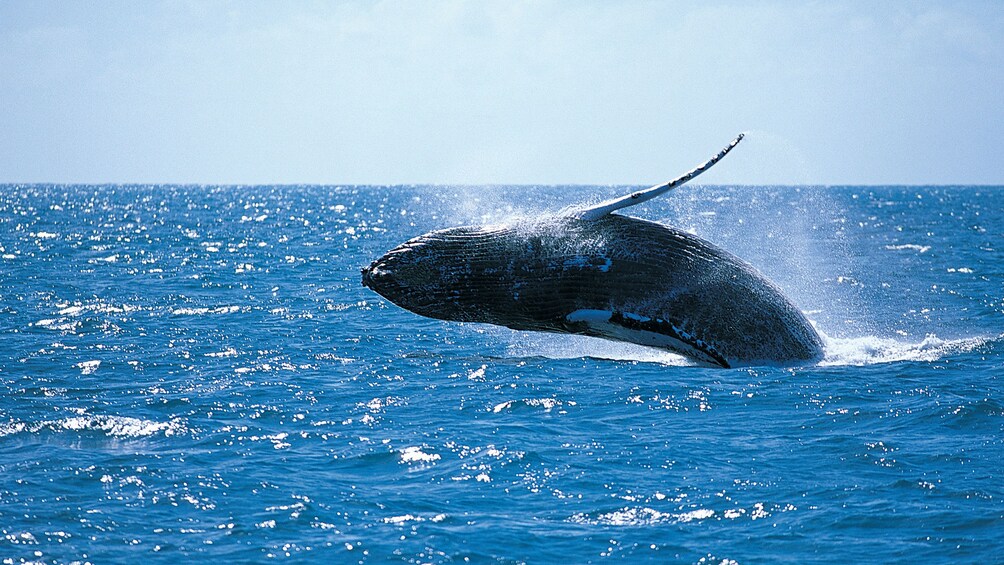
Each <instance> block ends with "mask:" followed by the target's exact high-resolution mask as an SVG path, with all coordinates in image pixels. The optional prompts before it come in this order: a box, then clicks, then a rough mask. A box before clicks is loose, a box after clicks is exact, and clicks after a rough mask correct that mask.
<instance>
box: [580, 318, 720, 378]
mask: <svg viewBox="0 0 1004 565" xmlns="http://www.w3.org/2000/svg"><path fill="white" fill-rule="evenodd" d="M615 316H616V314H615V313H614V312H612V311H610V310H586V309H582V310H576V311H574V312H571V313H569V314H568V315H567V316H565V320H566V321H568V322H571V323H579V324H585V325H586V326H587V327H588V328H589V330H590V333H592V334H594V335H596V336H600V337H605V338H607V339H614V340H617V341H626V342H628V343H636V344H638V345H644V346H647V347H658V348H660V349H668V350H670V351H673V352H676V353H679V354H681V355H686V356H687V357H690V358H691V359H695V360H697V361H701V362H704V363H708V364H711V365H714V366H721V365H722V364H723V361H724V360H720V359H716V358H715V357H712V356H711V355H709V354H708V351H707V350H710V351H714V348H713V347H711V346H710V344H707V343H705V342H703V341H701V340H699V339H696V338H694V337H693V336H691V335H690V334H689V333H687V332H686V331H684V330H682V329H680V328H678V327H676V326H675V325H672V324H668V323H667V322H664V321H662V320H658V322H659V323H661V324H666V325H668V326H669V327H670V328H671V329H672V332H673V333H675V334H677V335H675V336H674V335H671V334H670V333H662V332H655V331H649V330H645V329H637V328H631V327H627V326H625V325H624V324H620V323H616V322H614V321H613V320H614V319H616V318H615ZM620 316H622V317H623V318H625V319H628V320H632V321H635V322H641V323H647V322H652V321H653V319H652V318H649V317H647V316H640V315H638V314H632V313H629V312H624V313H621V314H620ZM677 336H678V337H677ZM681 338H683V339H681ZM688 339H689V340H690V342H688V341H684V340H688ZM702 347H703V348H705V349H707V350H705V349H701V348H702ZM716 353H717V352H716ZM725 366H728V365H725Z"/></svg>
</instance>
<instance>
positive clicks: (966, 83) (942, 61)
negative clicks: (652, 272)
mask: <svg viewBox="0 0 1004 565" xmlns="http://www.w3.org/2000/svg"><path fill="white" fill-rule="evenodd" d="M1002 93H1004V4H1002V3H1000V2H954V1H953V2H901V3H896V2H888V3H887V2H882V3H876V2H818V3H815V2H716V1H710V2H634V1H627V2H518V1H505V2H480V1H477V2H475V1H472V2H463V1H445V2H337V3H329V2H317V3H308V2H281V3H280V2H274V3H273V2H234V3H227V2H210V3H206V2H180V1H172V2H160V3H154V2H131V1H130V2H113V1H103V2H36V1H18V0H14V1H11V0H7V1H4V2H2V3H0V132H2V134H0V182H85V183H99V182H157V183H222V184H231V183H318V184H344V183H353V184H398V183H489V184H510V183H512V184H528V183H546V184H561V183H581V184H609V183H615V184H622V183H623V184H649V183H655V182H660V181H662V180H665V179H667V178H670V177H673V176H675V175H677V174H678V173H681V172H683V171H684V170H686V169H688V168H690V167H691V166H693V165H694V164H696V163H697V162H699V161H701V160H703V159H705V158H706V157H708V156H710V155H711V154H713V153H714V152H715V151H717V150H718V149H719V148H720V147H721V146H723V145H725V143H727V142H728V141H729V140H730V139H731V138H732V137H733V136H734V135H735V134H736V133H737V132H740V131H748V132H750V134H751V135H750V136H749V138H748V139H747V141H745V142H744V143H743V145H742V146H740V148H739V149H738V150H737V151H736V152H735V153H734V154H733V155H730V156H729V157H728V158H727V160H726V161H723V163H722V164H721V165H719V166H718V167H717V168H716V169H715V170H712V171H711V172H710V173H708V175H707V176H706V177H703V178H702V182H708V183H740V184H765V183H783V184H956V183H958V184H1004V159H1002V158H1000V155H1001V154H1002V151H1001V148H1000V143H1001V140H1002V139H1004V104H1002V102H1004V96H1002Z"/></svg>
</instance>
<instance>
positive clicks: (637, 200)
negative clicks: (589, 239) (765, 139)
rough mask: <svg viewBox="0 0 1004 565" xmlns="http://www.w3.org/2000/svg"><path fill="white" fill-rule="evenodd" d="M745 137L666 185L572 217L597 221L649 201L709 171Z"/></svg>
mask: <svg viewBox="0 0 1004 565" xmlns="http://www.w3.org/2000/svg"><path fill="white" fill-rule="evenodd" d="M744 137H746V132H740V133H739V135H737V136H736V138H735V139H733V140H732V142H731V143H729V144H728V145H726V146H725V148H723V149H722V150H721V151H719V152H718V153H717V154H716V155H715V156H714V157H712V158H710V159H708V160H707V161H705V162H704V163H701V164H700V165H698V166H697V167H695V168H693V169H692V170H690V171H689V172H687V173H686V174H684V175H683V176H681V177H678V178H676V179H673V180H671V181H669V182H667V183H664V184H659V185H656V186H653V187H651V188H648V189H645V190H642V191H640V192H633V193H631V194H629V195H627V196H622V197H620V198H615V199H613V200H608V201H606V202H601V203H600V204H597V205H595V206H591V207H589V208H586V209H585V210H581V211H579V212H578V213H576V214H574V216H575V217H576V218H578V219H580V220H597V219H599V218H602V217H603V216H606V215H607V214H609V213H611V212H614V211H615V210H620V209H621V208H627V207H628V206H634V205H635V204H641V203H642V202H645V201H646V200H651V199H653V198H655V197H656V196H659V195H662V194H665V193H666V192H668V191H670V190H672V189H674V188H676V187H678V186H680V185H682V184H684V183H686V182H687V181H689V180H691V179H693V178H694V177H696V176H698V175H700V174H701V173H703V172H704V171H706V170H708V169H710V168H711V167H712V166H713V165H714V164H715V163H717V162H718V161H721V160H722V158H723V157H725V156H726V155H728V154H729V151H732V150H733V149H735V147H736V145H739V142H740V141H742V140H743V138H744Z"/></svg>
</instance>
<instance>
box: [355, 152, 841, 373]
mask: <svg viewBox="0 0 1004 565" xmlns="http://www.w3.org/2000/svg"><path fill="white" fill-rule="evenodd" d="M743 137H744V135H743V134H739V135H738V136H737V137H736V138H735V139H733V140H732V142H731V143H729V144H728V145H727V146H726V147H725V148H724V149H722V150H721V151H719V152H718V153H717V154H716V155H714V156H713V157H712V158H711V159H709V160H707V161H706V162H704V163H702V164H700V165H699V166H697V167H695V168H694V169H692V170H690V171H688V172H687V173H685V174H684V175H682V176H680V177H678V178H676V179H674V180H672V181H669V182H667V183H663V184H661V185H656V186H653V187H651V188H648V189H646V190H641V191H638V192H633V193H631V194H628V195H625V196H623V197H619V198H614V199H612V200H608V201H605V202H601V203H599V204H596V205H592V206H583V207H577V208H569V209H566V210H563V211H560V212H557V213H553V214H546V215H541V216H538V217H534V218H527V219H522V220H518V221H513V222H510V223H507V224H500V225H483V226H460V227H452V228H447V229H441V230H437V231H433V232H430V233H426V234H423V235H419V236H417V237H414V238H412V239H410V240H408V241H406V242H404V243H402V244H401V245H399V246H397V247H395V248H393V249H391V250H390V251H388V252H387V253H386V254H385V255H383V256H382V257H380V258H378V259H376V260H375V261H373V262H372V263H371V264H370V265H369V266H367V267H365V268H363V269H362V283H363V285H364V286H366V287H367V288H369V289H371V290H373V291H375V292H376V293H378V294H380V295H381V296H383V297H384V298H386V299H387V300H389V301H390V302H392V303H394V304H396V305H398V306H400V307H402V308H404V309H406V310H409V311H411V312H413V313H415V314H418V315H421V316H425V317H429V318H435V319H439V320H447V321H454V322H475V323H483V324H493V325H498V326H504V327H507V328H511V329H514V330H520V331H537V332H550V333H563V334H577V335H585V336H592V337H598V338H604V339H608V340H615V341H623V342H629V343H634V344H638V345H642V346H646V347H654V348H659V349H662V350H666V351H669V352H672V353H675V354H678V355H682V356H684V357H686V358H688V359H690V360H691V361H692V362H693V363H694V364H696V365H700V366H708V367H722V368H731V367H741V366H756V365H781V366H789V365H800V364H808V363H812V362H815V361H818V360H819V359H821V358H822V356H823V342H822V340H821V338H820V336H819V334H818V333H817V332H816V330H815V328H814V327H813V325H812V324H811V322H809V320H808V319H807V318H806V317H805V315H804V314H803V313H802V311H801V310H800V309H799V308H798V307H797V306H796V305H795V304H793V303H792V301H791V300H789V299H788V298H787V297H786V296H785V295H784V293H783V292H782V291H781V289H780V288H778V286H777V285H775V284H774V283H772V282H771V281H770V280H768V279H767V278H766V277H765V276H764V275H763V274H761V273H760V272H759V271H757V269H756V268H754V267H753V266H752V265H750V264H748V263H747V262H745V261H743V260H742V259H740V258H739V257H737V256H736V255H733V254H732V253H730V252H728V251H726V250H724V249H722V248H720V247H718V246H716V245H714V244H713V243H711V242H709V241H706V240H704V239H701V238H700V237H697V236H695V235H693V234H690V233H688V232H685V231H682V230H680V229H677V228H674V227H672V226H668V225H664V224H661V223H657V222H652V221H648V220H644V219H641V218H635V217H631V216H628V215H624V214H620V213H616V212H617V211H618V210H623V209H625V208H628V207H630V206H634V205H636V204H640V203H641V202H645V201H648V200H650V199H652V198H655V197H657V196H660V195H662V194H665V193H666V192H668V191H670V190H672V189H674V188H676V187H679V186H680V185H682V184H684V183H686V182H688V181H690V180H691V179H693V178H695V177H697V176H698V175H700V174H701V173H703V172H705V171H706V170H708V169H709V168H711V167H712V166H714V165H715V164H716V163H718V162H719V161H720V160H721V159H722V158H723V157H725V155H727V154H728V153H729V152H730V151H732V150H733V149H734V148H735V147H736V146H737V145H738V144H739V142H740V141H742V139H743Z"/></svg>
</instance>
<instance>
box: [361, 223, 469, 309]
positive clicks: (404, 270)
mask: <svg viewBox="0 0 1004 565" xmlns="http://www.w3.org/2000/svg"><path fill="white" fill-rule="evenodd" d="M476 231H477V230H476V228H470V227H462V228H452V229H448V230H440V231H436V232H432V233H428V234H425V235H422V236H419V237H416V238H414V239H411V240H408V241H406V242H405V243H402V244H401V245H399V246H397V247H395V248H394V249H392V250H390V251H388V252H387V254H386V255H384V256H383V257H380V258H379V259H377V260H376V261H373V263H371V264H370V265H369V266H368V267H366V268H364V269H363V270H362V282H363V285H364V286H366V287H367V288H369V289H371V290H373V291H375V292H376V293H377V294H380V295H381V296H383V297H384V298H386V299H387V300H389V301H391V302H393V303H394V304H397V305H398V306H400V307H402V308H404V309H406V310H410V311H412V312H415V313H416V314H421V315H423V316H428V317H430V318H438V319H442V320H468V319H470V316H469V314H468V313H469V312H471V311H472V307H473V306H474V304H475V302H476V300H477V298H476V297H474V296H467V294H469V291H470V289H471V285H470V284H469V281H468V279H469V278H470V277H471V269H470V260H471V259H472V257H471V252H470V248H471V245H472V241H471V236H472V234H473V233H474V232H476Z"/></svg>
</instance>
